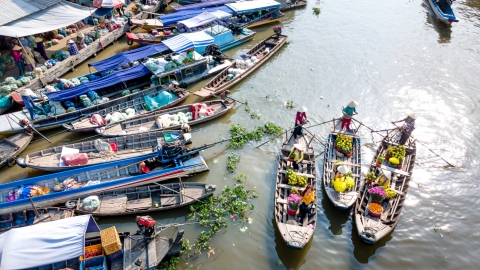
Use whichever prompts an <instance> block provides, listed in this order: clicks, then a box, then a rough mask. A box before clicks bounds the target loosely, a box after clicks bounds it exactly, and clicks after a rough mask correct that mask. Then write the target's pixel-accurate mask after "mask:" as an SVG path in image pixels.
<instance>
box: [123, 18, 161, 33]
mask: <svg viewBox="0 0 480 270" xmlns="http://www.w3.org/2000/svg"><path fill="white" fill-rule="evenodd" d="M130 22H131V23H130V24H131V25H132V26H138V27H140V28H142V29H145V30H152V29H159V28H162V27H163V22H162V21H161V20H159V19H157V18H153V19H130Z"/></svg>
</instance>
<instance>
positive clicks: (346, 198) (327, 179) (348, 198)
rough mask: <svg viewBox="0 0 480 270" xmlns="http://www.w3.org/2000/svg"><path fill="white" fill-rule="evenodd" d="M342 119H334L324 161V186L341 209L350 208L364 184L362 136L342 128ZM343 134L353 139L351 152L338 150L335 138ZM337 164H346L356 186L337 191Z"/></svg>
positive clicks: (330, 197)
mask: <svg viewBox="0 0 480 270" xmlns="http://www.w3.org/2000/svg"><path fill="white" fill-rule="evenodd" d="M341 122H342V121H341V120H335V121H334V128H333V130H332V132H331V133H330V134H329V135H328V139H327V142H326V150H325V159H324V163H323V187H324V189H325V192H326V193H327V196H328V199H329V200H330V201H331V202H332V203H333V205H335V207H337V208H338V209H341V210H346V209H348V208H350V207H351V206H352V205H353V204H354V203H355V201H356V199H357V196H358V191H359V190H360V188H361V186H362V182H361V173H362V152H361V151H360V146H361V144H360V137H359V136H358V135H357V134H356V132H355V131H354V132H347V131H343V130H342V129H341ZM339 134H341V135H344V136H347V137H349V138H351V139H352V152H351V153H350V154H348V155H347V154H343V153H341V152H339V151H337V149H336V147H335V140H336V139H337V136H338V135H339ZM336 165H343V166H346V167H347V168H348V169H349V170H350V172H351V173H352V176H351V177H352V178H353V180H354V182H355V186H353V187H352V188H350V189H348V190H345V191H344V192H337V191H336V190H335V189H334V187H333V185H332V179H334V178H335V174H336V173H337V172H336Z"/></svg>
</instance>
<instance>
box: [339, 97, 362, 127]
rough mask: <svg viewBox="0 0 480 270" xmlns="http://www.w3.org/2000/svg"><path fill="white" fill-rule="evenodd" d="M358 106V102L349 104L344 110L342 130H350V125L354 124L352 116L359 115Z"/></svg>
mask: <svg viewBox="0 0 480 270" xmlns="http://www.w3.org/2000/svg"><path fill="white" fill-rule="evenodd" d="M357 106H358V102H356V101H351V102H350V103H348V105H347V107H345V109H343V117H342V127H341V128H342V130H343V129H344V128H346V130H347V131H348V130H350V123H352V116H353V115H354V114H358V112H357V110H356V109H355V108H356V107H357Z"/></svg>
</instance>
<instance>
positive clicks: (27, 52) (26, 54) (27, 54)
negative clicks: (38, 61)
mask: <svg viewBox="0 0 480 270" xmlns="http://www.w3.org/2000/svg"><path fill="white" fill-rule="evenodd" d="M23 58H24V59H25V64H27V70H28V71H33V70H34V69H35V61H34V58H35V56H34V55H33V53H32V49H31V48H30V47H24V48H23Z"/></svg>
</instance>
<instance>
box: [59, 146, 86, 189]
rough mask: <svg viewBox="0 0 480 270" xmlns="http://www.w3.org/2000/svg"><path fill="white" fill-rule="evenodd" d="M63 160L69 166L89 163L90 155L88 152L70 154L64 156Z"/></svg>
mask: <svg viewBox="0 0 480 270" xmlns="http://www.w3.org/2000/svg"><path fill="white" fill-rule="evenodd" d="M62 161H63V163H65V164H66V165H67V166H77V165H85V164H87V163H88V155H87V153H77V154H68V155H64V156H62ZM64 182H65V181H64ZM65 189H67V188H65Z"/></svg>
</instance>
